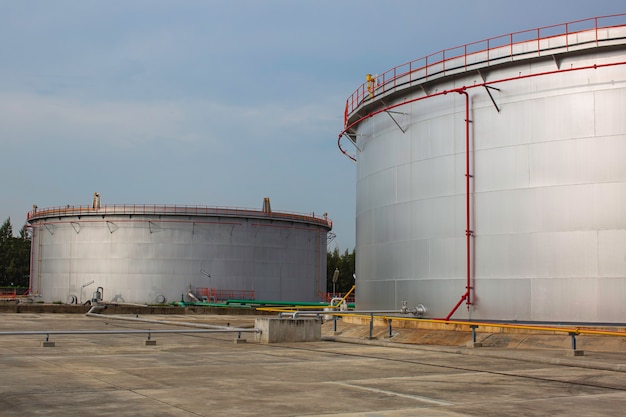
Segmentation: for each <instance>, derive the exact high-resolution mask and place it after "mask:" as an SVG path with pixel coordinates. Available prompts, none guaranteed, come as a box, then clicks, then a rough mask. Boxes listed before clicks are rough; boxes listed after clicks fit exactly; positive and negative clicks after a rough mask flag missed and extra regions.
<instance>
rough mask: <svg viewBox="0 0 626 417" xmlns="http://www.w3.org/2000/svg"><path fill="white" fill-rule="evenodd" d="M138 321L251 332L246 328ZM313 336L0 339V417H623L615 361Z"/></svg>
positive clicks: (109, 322)
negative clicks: (302, 339)
mask: <svg viewBox="0 0 626 417" xmlns="http://www.w3.org/2000/svg"><path fill="white" fill-rule="evenodd" d="M147 318H148V317H147ZM149 318H151V319H155V318H157V319H161V320H168V321H181V322H193V323H209V324H217V325H226V323H229V324H230V325H232V326H245V327H249V326H253V324H254V317H252V316H251V317H246V316H206V315H203V316H172V315H169V316H158V317H154V316H150V317H149ZM148 328H150V329H175V328H178V327H177V326H173V325H156V324H147V323H141V322H129V321H119V320H115V319H110V318H104V319H103V318H93V317H86V316H84V315H76V314H74V315H69V314H12V313H5V314H2V315H0V331H9V330H66V329H75V330H78V329H81V330H85V329H91V330H98V329H101V330H113V329H148ZM323 330H324V331H323V333H324V334H326V335H327V336H328V339H329V341H321V342H314V343H297V344H296V343H293V344H270V345H262V344H257V343H254V342H252V340H254V338H253V336H252V334H245V333H244V334H243V335H242V337H243V338H245V339H248V342H247V343H237V344H236V343H234V340H235V337H236V336H235V335H233V334H187V335H180V334H176V335H174V334H158V335H153V336H152V337H151V339H152V340H156V345H155V346H146V345H144V340H145V339H146V337H145V336H143V335H136V334H126V335H57V336H51V337H50V341H53V342H54V343H55V346H54V347H42V346H41V343H42V341H43V340H45V336H33V335H30V336H0V393H1V395H0V416H32V415H49V416H65V417H72V416H117V417H124V416H180V417H183V416H184V417H187V416H217V415H220V416H223V415H233V416H342V417H348V416H350V417H357V416H358V417H378V416H386V417H408V416H425V417H429V416H432V417H444V416H504V415H515V416H547V415H549V416H561V415H562V416H565V415H567V416H571V415H582V416H617V415H626V411H625V410H626V373H624V372H626V351H623V350H622V351H600V350H598V351H589V350H586V351H585V356H581V357H570V356H567V355H566V350H564V349H562V348H561V347H559V346H556V347H554V346H552V347H551V346H549V345H550V344H549V343H548V344H543V345H541V348H537V349H532V348H525V349H511V348H506V347H505V348H502V347H486V348H475V349H469V348H466V347H464V343H459V344H457V345H454V346H437V345H433V344H430V345H423V344H422V345H413V344H394V343H390V342H389V341H388V340H386V339H384V338H383V336H380V337H379V338H378V339H376V340H369V339H367V338H365V337H362V335H363V331H364V329H363V328H358V329H354V327H353V326H352V327H350V326H349V325H346V324H343V323H342V324H341V328H340V329H339V330H340V331H342V334H340V335H339V336H334V332H333V331H332V330H334V329H332V328H331V327H329V323H326V324H325V325H324V329H323ZM365 331H366V332H367V329H365ZM377 332H378V333H379V334H380V333H384V332H385V329H384V328H382V329H381V328H377ZM330 339H335V340H337V341H330ZM344 342H351V343H344ZM353 342H357V343H353ZM566 342H567V340H566ZM547 345H548V346H547ZM611 346H612V345H611Z"/></svg>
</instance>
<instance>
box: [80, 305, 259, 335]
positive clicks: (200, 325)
mask: <svg viewBox="0 0 626 417" xmlns="http://www.w3.org/2000/svg"><path fill="white" fill-rule="evenodd" d="M98 307H100V310H102V309H104V306H94V307H92V308H91V309H90V310H89V312H87V313H86V314H85V315H86V316H88V317H97V318H100V319H106V320H123V321H135V322H140V323H151V324H162V325H167V326H183V327H195V328H200V329H214V330H228V331H231V330H232V331H246V332H247V331H250V328H243V327H231V326H217V325H214V324H203V323H189V322H184V321H168V320H154V319H144V318H139V317H126V316H118V315H110V316H108V315H104V314H98V313H93V312H92V310H95V309H98Z"/></svg>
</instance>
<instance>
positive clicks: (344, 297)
mask: <svg viewBox="0 0 626 417" xmlns="http://www.w3.org/2000/svg"><path fill="white" fill-rule="evenodd" d="M355 288H356V285H353V286H352V288H350V291H348V292H347V293H346V295H344V296H343V298H342V299H341V300H340V301H339V302H338V303H337V306H336V307H335V308H337V307H339V306H340V305H341V303H343V302H344V301H346V298H348V296H349V295H350V294H352V291H354V289H355ZM330 307H333V306H330Z"/></svg>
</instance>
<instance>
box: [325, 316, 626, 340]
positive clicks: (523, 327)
mask: <svg viewBox="0 0 626 417" xmlns="http://www.w3.org/2000/svg"><path fill="white" fill-rule="evenodd" d="M342 314H345V312H342V313H335V315H342ZM362 317H364V318H370V316H362ZM374 318H378V319H383V320H384V319H393V320H410V321H419V322H423V323H441V324H446V325H450V324H459V325H466V326H479V327H496V328H502V329H518V330H533V331H542V332H561V333H574V334H577V335H578V334H589V335H604V336H618V337H626V332H617V331H607V330H594V329H582V328H580V327H576V328H572V327H549V326H526V325H520V324H505V323H490V322H483V321H480V322H477V321H452V320H445V319H420V318H413V317H396V316H391V317H390V316H374Z"/></svg>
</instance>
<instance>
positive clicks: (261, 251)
mask: <svg viewBox="0 0 626 417" xmlns="http://www.w3.org/2000/svg"><path fill="white" fill-rule="evenodd" d="M28 222H29V224H30V226H31V227H32V250H31V293H32V294H33V295H35V296H36V297H37V299H40V300H43V301H47V302H58V301H61V302H69V303H85V302H87V301H90V300H92V297H93V295H94V294H97V295H96V298H98V297H101V298H102V301H104V302H116V303H142V304H143V303H147V304H150V303H165V302H170V301H180V300H181V298H182V297H184V299H185V300H188V298H187V294H188V293H189V290H190V289H191V291H192V296H193V294H196V295H197V292H196V289H198V288H206V289H211V288H212V289H217V291H220V292H222V293H228V292H230V293H231V294H234V295H235V298H243V297H238V296H237V294H243V293H245V294H247V295H248V296H247V297H246V298H252V297H250V296H249V295H252V296H253V297H254V298H255V299H257V300H273V301H319V300H321V299H322V298H323V295H324V292H325V291H326V245H327V234H328V232H329V231H330V230H331V228H332V223H331V221H330V219H328V218H327V217H326V215H323V216H316V215H314V214H307V215H304V214H295V213H287V212H277V211H272V210H271V208H270V205H269V199H266V201H265V203H264V206H263V209H262V210H254V209H239V208H223V207H204V206H174V205H100V201H99V196H98V195H95V198H94V204H93V205H90V206H66V207H54V208H45V209H41V208H36V207H34V208H33V211H32V212H30V213H29V214H28ZM208 295H210V294H208Z"/></svg>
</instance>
